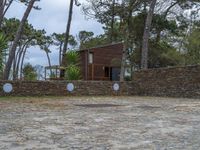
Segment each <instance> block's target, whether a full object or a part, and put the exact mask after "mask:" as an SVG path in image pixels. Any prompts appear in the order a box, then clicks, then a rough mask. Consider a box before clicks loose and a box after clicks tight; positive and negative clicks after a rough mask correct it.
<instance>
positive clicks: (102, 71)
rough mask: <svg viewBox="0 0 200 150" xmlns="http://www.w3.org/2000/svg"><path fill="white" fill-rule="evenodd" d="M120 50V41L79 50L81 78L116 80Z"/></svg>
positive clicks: (118, 71) (118, 72) (119, 63)
mask: <svg viewBox="0 0 200 150" xmlns="http://www.w3.org/2000/svg"><path fill="white" fill-rule="evenodd" d="M122 50H123V44H122V43H115V44H110V45H104V46H99V47H94V48H89V49H83V50H80V51H79V52H80V62H81V63H80V66H81V72H82V78H83V79H84V80H110V81H118V80H119V75H120V66H121V59H122Z"/></svg>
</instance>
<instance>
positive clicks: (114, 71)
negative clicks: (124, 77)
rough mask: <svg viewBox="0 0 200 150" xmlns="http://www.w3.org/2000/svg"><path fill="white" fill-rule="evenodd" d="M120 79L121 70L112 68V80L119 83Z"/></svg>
mask: <svg viewBox="0 0 200 150" xmlns="http://www.w3.org/2000/svg"><path fill="white" fill-rule="evenodd" d="M119 79H120V68H118V67H112V68H111V80H112V81H119Z"/></svg>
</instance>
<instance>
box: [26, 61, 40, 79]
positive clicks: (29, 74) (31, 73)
mask: <svg viewBox="0 0 200 150" xmlns="http://www.w3.org/2000/svg"><path fill="white" fill-rule="evenodd" d="M23 74H24V80H29V81H35V80H37V72H36V70H35V68H34V67H33V66H32V65H31V64H29V63H28V64H25V65H24V68H23Z"/></svg>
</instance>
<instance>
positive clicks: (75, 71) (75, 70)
mask: <svg viewBox="0 0 200 150" xmlns="http://www.w3.org/2000/svg"><path fill="white" fill-rule="evenodd" d="M80 78H81V70H80V68H79V67H78V66H76V65H69V66H68V67H67V68H66V72H65V79H66V80H79V79H80Z"/></svg>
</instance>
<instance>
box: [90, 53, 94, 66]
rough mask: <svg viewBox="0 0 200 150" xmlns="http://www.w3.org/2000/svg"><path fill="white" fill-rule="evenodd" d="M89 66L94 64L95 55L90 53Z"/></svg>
mask: <svg viewBox="0 0 200 150" xmlns="http://www.w3.org/2000/svg"><path fill="white" fill-rule="evenodd" d="M89 64H93V53H89Z"/></svg>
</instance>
